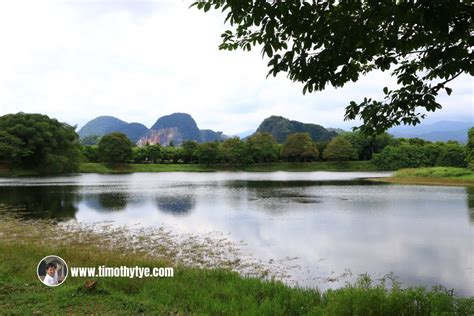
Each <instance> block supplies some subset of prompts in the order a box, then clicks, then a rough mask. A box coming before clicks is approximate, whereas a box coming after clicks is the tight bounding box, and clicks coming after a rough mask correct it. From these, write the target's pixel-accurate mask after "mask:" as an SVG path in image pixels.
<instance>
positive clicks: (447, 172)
mask: <svg viewBox="0 0 474 316" xmlns="http://www.w3.org/2000/svg"><path fill="white" fill-rule="evenodd" d="M374 180H375V181H384V182H392V183H402V184H432V185H463V186H466V185H467V186H474V172H473V171H472V170H470V169H467V168H453V167H431V168H413V169H401V170H398V171H397V172H395V174H394V175H393V176H392V177H391V178H378V179H374Z"/></svg>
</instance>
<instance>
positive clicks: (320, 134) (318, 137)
mask: <svg viewBox="0 0 474 316" xmlns="http://www.w3.org/2000/svg"><path fill="white" fill-rule="evenodd" d="M257 132H262V133H270V134H272V136H273V137H274V138H275V140H276V141H277V142H278V143H280V144H281V143H284V142H285V141H286V138H287V137H288V135H291V134H294V133H309V134H310V136H311V138H312V139H313V140H314V141H327V140H330V139H331V138H333V137H335V136H337V133H336V132H334V131H329V130H327V129H325V128H324V127H322V126H321V125H317V124H310V123H302V122H298V121H291V120H289V119H287V118H284V117H282V116H270V117H268V118H266V119H265V120H263V122H262V123H261V124H260V126H259V127H258V129H257Z"/></svg>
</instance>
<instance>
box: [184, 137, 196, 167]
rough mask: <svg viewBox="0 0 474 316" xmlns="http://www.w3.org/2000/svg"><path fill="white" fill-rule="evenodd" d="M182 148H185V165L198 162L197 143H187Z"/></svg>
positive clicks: (190, 141) (191, 141)
mask: <svg viewBox="0 0 474 316" xmlns="http://www.w3.org/2000/svg"><path fill="white" fill-rule="evenodd" d="M181 147H182V148H183V160H184V162H185V163H193V162H195V161H197V156H196V149H197V148H198V143H197V142H196V141H193V140H189V141H185V142H183V144H182V145H181Z"/></svg>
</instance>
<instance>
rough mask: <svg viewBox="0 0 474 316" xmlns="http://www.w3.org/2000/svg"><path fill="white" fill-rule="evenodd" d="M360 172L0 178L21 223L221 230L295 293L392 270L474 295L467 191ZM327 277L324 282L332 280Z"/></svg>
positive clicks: (471, 204)
mask: <svg viewBox="0 0 474 316" xmlns="http://www.w3.org/2000/svg"><path fill="white" fill-rule="evenodd" d="M385 175H386V174H384V173H368V172H305V173H299V172H270V173H246V172H215V173H180V172H174V173H135V174H123V175H97V174H85V175H77V176H69V177H50V178H15V179H0V204H4V205H6V206H7V207H13V208H17V207H20V208H24V209H26V210H27V211H28V213H23V214H24V216H28V217H37V218H58V219H60V220H72V219H75V220H77V221H81V222H87V223H91V222H99V221H114V222H115V223H117V224H131V225H143V226H156V227H159V226H165V227H168V228H172V230H173V231H174V232H176V233H196V234H201V233H203V234H205V233H209V232H222V233H224V234H226V235H227V237H228V238H229V239H230V240H232V241H235V242H240V241H244V242H245V244H246V245H244V246H243V250H244V251H246V252H247V253H249V254H251V255H253V256H254V257H256V258H258V259H260V260H262V261H264V262H279V260H282V261H285V260H286V262H288V261H291V265H294V266H295V267H297V268H294V269H293V270H292V271H291V273H290V274H291V278H292V279H293V281H295V282H297V283H298V284H299V285H302V286H311V287H320V288H322V289H324V288H328V287H335V286H340V285H341V284H343V282H344V280H345V279H344V278H341V279H339V280H337V281H335V282H328V281H327V279H328V278H329V279H337V278H336V277H337V276H341V275H344V274H347V271H351V273H352V274H353V275H358V274H361V273H369V274H370V275H372V276H373V277H375V278H377V277H382V276H383V275H385V274H388V273H390V272H392V273H393V274H394V275H396V276H397V277H398V279H399V281H401V282H402V284H403V285H426V286H431V285H436V284H442V285H444V286H446V287H447V288H454V289H456V292H457V293H458V294H461V295H474V270H473V269H474V264H473V261H474V258H473V257H474V245H473V243H474V188H473V187H470V188H469V187H443V186H413V185H393V184H381V183H374V182H369V181H367V180H363V178H366V177H374V176H385ZM333 281H334V280H333Z"/></svg>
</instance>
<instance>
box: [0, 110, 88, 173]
mask: <svg viewBox="0 0 474 316" xmlns="http://www.w3.org/2000/svg"><path fill="white" fill-rule="evenodd" d="M80 157H81V151H80V145H79V137H78V135H77V134H76V132H75V129H74V127H72V126H70V125H68V124H65V123H61V122H59V121H58V120H56V119H51V118H49V117H48V116H46V115H42V114H27V113H17V114H7V115H4V116H1V117H0V160H4V161H6V162H8V163H9V164H11V165H13V166H17V167H22V168H31V169H37V170H38V171H41V172H45V173H64V172H74V171H76V170H77V169H78V166H79V160H80Z"/></svg>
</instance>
